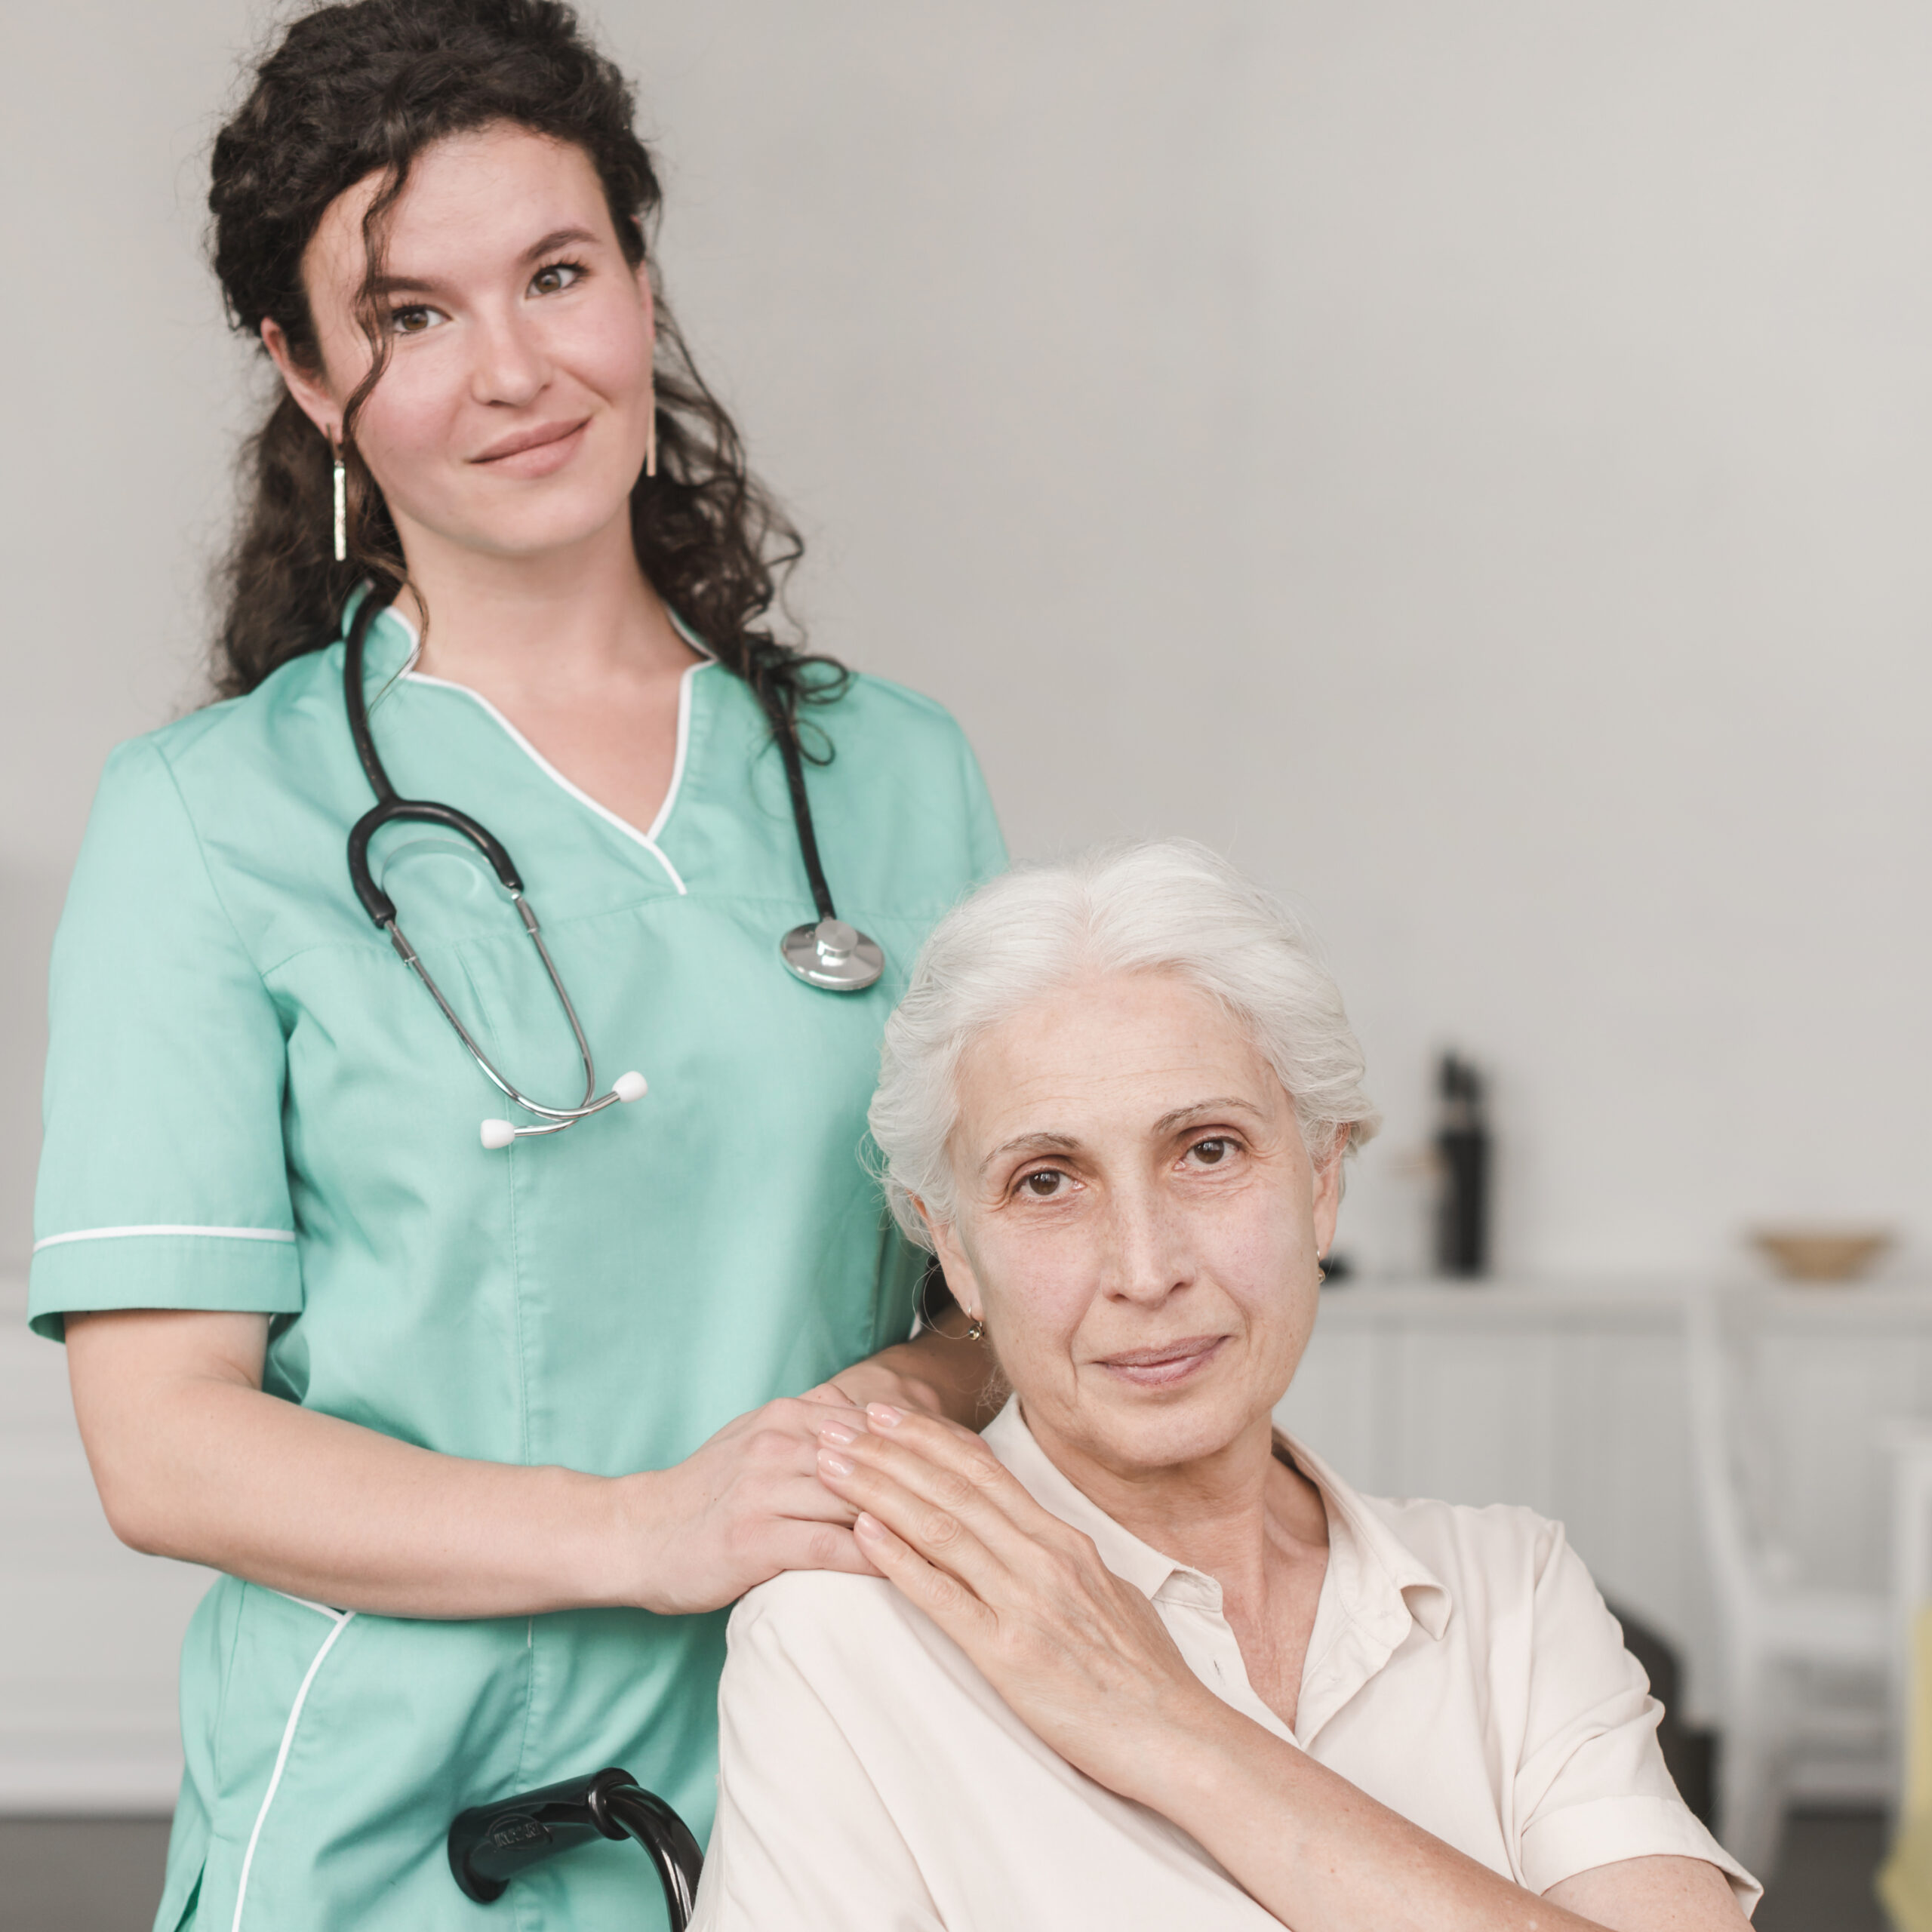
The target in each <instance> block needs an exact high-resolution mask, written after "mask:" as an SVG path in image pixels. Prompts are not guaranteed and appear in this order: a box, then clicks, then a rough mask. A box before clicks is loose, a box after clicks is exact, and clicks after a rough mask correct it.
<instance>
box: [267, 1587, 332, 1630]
mask: <svg viewBox="0 0 1932 1932" xmlns="http://www.w3.org/2000/svg"><path fill="white" fill-rule="evenodd" d="M255 1587H256V1589H258V1590H266V1591H267V1592H268V1593H269V1595H270V1596H272V1597H279V1598H281V1600H282V1601H283V1602H284V1603H294V1604H300V1605H301V1606H302V1607H303V1609H304V1610H312V1611H314V1612H315V1614H316V1615H317V1616H318V1617H328V1618H329V1619H330V1620H331V1621H332V1622H334V1623H340V1622H341V1621H342V1620H343V1618H344V1617H353V1616H354V1615H355V1612H354V1611H352V1610H331V1608H330V1607H329V1606H328V1604H325V1603H316V1602H314V1601H312V1600H311V1599H310V1598H307V1597H292V1596H291V1595H289V1594H288V1592H287V1591H286V1590H278V1589H276V1588H275V1586H274V1585H273V1584H272V1583H257V1585H256V1586H255Z"/></svg>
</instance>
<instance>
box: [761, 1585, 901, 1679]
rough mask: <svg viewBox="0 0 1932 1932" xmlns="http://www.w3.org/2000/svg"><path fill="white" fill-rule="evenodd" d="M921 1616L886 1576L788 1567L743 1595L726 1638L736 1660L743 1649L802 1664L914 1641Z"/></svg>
mask: <svg viewBox="0 0 1932 1932" xmlns="http://www.w3.org/2000/svg"><path fill="white" fill-rule="evenodd" d="M915 1617H918V1612H917V1611H914V1610H913V1609H912V1606H911V1605H910V1604H908V1603H907V1602H906V1599H905V1598H903V1596H901V1595H900V1593H899V1592H897V1590H895V1589H894V1588H893V1587H892V1586H891V1584H890V1583H887V1582H886V1581H885V1580H884V1578H883V1577H852V1576H847V1575H845V1574H842V1573H841V1572H839V1571H833V1570H787V1571H783V1572H782V1573H781V1574H780V1575H778V1576H776V1577H773V1578H772V1579H771V1581H770V1582H769V1583H761V1584H759V1585H758V1587H757V1588H756V1589H753V1590H749V1591H747V1592H746V1594H745V1595H743V1597H741V1598H740V1599H739V1601H738V1604H737V1608H736V1609H734V1611H732V1613H731V1623H729V1625H728V1626H727V1629H726V1637H727V1641H728V1644H729V1645H730V1647H731V1654H732V1656H733V1657H734V1658H736V1657H737V1655H738V1653H739V1652H740V1650H741V1649H754V1650H759V1651H767V1652H776V1653H782V1654H785V1655H786V1656H789V1657H791V1658H792V1660H794V1661H795V1662H797V1663H801V1664H804V1663H808V1662H810V1661H812V1660H818V1661H829V1660H836V1659H838V1658H841V1657H854V1658H861V1657H865V1656H866V1655H868V1654H872V1653H875V1652H876V1651H877V1649H878V1646H879V1645H880V1644H881V1643H883V1644H888V1645H889V1646H894V1647H897V1646H898V1645H900V1644H904V1643H907V1642H910V1641H916V1639H915V1638H914V1637H913V1634H912V1619H913V1618H915ZM921 1621H923V1619H921Z"/></svg>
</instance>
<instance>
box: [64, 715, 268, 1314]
mask: <svg viewBox="0 0 1932 1932" xmlns="http://www.w3.org/2000/svg"><path fill="white" fill-rule="evenodd" d="M286 1064H287V1061H286V1053H285V1043H284V1039H283V1035H282V1031H281V1023H280V1020H279V1017H278V1014H277V1013H276V1011H275V1005H274V1002H273V1001H272V999H271V998H270V996H269V992H268V990H267V989H266V987H265V986H263V983H262V979H261V976H260V973H259V972H258V971H257V970H256V968H255V965H254V961H252V960H251V958H249V956H248V952H247V949H246V948H245V946H243V944H242V940H241V939H240V937H239V936H238V934H237V933H236V931H235V928H234V926H233V924H232V923H231V921H230V920H229V917H228V915H227V913H226V911H225V910H224V909H223V904H222V901H221V896H220V891H219V890H218V888H217V882H216V881H215V880H214V878H212V877H211V874H210V871H209V868H208V863H207V860H206V859H205V856H204V854H203V852H202V845H201V842H200V841H199V839H198V838H197V836H196V835H195V828H194V826H193V824H192V821H191V820H190V817H189V812H188V809H187V807H186V804H185V803H184V801H183V798H182V796H181V794H180V789H179V788H178V787H177V785H176V783H175V780H174V774H173V772H172V771H171V769H170V768H169V766H168V762H167V760H166V758H165V756H164V755H163V753H162V750H161V749H160V748H159V747H158V746H157V745H155V743H153V741H152V740H149V739H137V740H135V741H134V743H131V744H128V745H124V746H122V747H121V748H120V749H119V750H118V751H117V752H115V754H114V755H113V757H112V758H111V759H110V760H109V764H108V767H107V770H106V773H105V774H104V775H103V778H102V780H101V783H100V791H99V792H98V793H97V795H96V798H95V800H94V811H93V813H92V815H91V817H90V818H89V820H88V830H87V836H86V838H85V841H83V843H82V848H81V856H80V860H79V863H78V865H77V866H76V867H75V872H74V878H73V883H72V885H71V887H70V888H69V891H68V895H67V903H66V910H65V911H64V912H63V914H62V915H61V920H60V930H59V932H58V934H57V936H56V937H55V940H54V962H53V970H52V973H51V990H50V995H49V1002H48V1062H47V1085H46V1091H45V1102H44V1105H43V1110H42V1111H43V1121H44V1125H45V1140H44V1143H43V1145H42V1154H41V1164H40V1177H39V1184H38V1189H37V1191H36V1194H35V1204H34V1233H35V1243H34V1254H33V1265H32V1274H31V1277H30V1283H29V1296H28V1314H29V1320H30V1321H31V1322H32V1325H33V1327H35V1330H36V1331H38V1332H39V1333H40V1334H43V1335H46V1336H48V1337H51V1338H53V1339H54V1340H60V1338H61V1337H62V1336H63V1334H64V1324H63V1317H64V1316H65V1315H66V1314H68V1313H69V1312H74V1311H78V1310H81V1309H111V1308H180V1309H231V1310H238V1311H246V1312H258V1313H262V1314H269V1315H275V1314H293V1313H294V1312H297V1311H299V1310H300V1308H301V1306H302V1288H301V1274H300V1267H299V1265H298V1263H297V1256H296V1249H295V1235H294V1212H293V1210H292V1208H291V1204H290V1198H289V1190H288V1168H287V1163H286V1160H285V1155H284V1151H283V1144H282V1124H281V1106H282V1095H283V1091H284V1088H285V1077H286Z"/></svg>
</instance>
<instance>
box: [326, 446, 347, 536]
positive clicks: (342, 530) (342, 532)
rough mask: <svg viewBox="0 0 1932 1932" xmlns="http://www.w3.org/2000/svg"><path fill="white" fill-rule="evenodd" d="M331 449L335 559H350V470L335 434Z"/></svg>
mask: <svg viewBox="0 0 1932 1932" xmlns="http://www.w3.org/2000/svg"><path fill="white" fill-rule="evenodd" d="M329 451H330V453H331V455H333V456H334V458H335V476H334V484H335V560H336V561H337V563H339V564H346V562H348V561H349V472H348V471H347V470H346V469H344V468H343V463H342V445H341V444H340V442H338V441H337V440H336V438H334V437H333V436H331V437H330V438H329Z"/></svg>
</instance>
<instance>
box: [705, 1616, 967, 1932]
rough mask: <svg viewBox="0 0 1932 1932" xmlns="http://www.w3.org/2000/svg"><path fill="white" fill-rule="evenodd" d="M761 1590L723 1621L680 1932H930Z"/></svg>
mask: <svg viewBox="0 0 1932 1932" xmlns="http://www.w3.org/2000/svg"><path fill="white" fill-rule="evenodd" d="M770 1595H771V1590H770V1588H769V1586H768V1587H767V1589H766V1590H765V1591H764V1592H757V1591H754V1592H752V1595H750V1596H749V1597H748V1598H746V1600H745V1601H743V1603H741V1604H740V1605H739V1606H738V1607H737V1610H736V1611H734V1612H733V1613H732V1617H731V1626H730V1637H729V1641H730V1645H731V1651H730V1656H729V1658H728V1661H727V1663H726V1664H725V1666H724V1681H723V1682H722V1684H721V1685H720V1687H719V1690H718V1817H717V1822H716V1823H715V1825H714V1826H713V1827H712V1836H711V1843H710V1846H709V1849H708V1850H707V1851H706V1854H705V1865H704V1878H703V1882H702V1884H700V1887H699V1890H698V1899H697V1915H696V1916H695V1918H694V1919H693V1921H692V1932H848V1928H851V1927H858V1926H864V1927H866V1928H868V1932H943V1921H941V1919H940V1915H939V1911H938V1908H937V1906H936V1905H935V1904H934V1902H933V1899H932V1895H931V1892H930V1891H929V1890H928V1888H927V1886H926V1883H925V1881H924V1878H922V1877H921V1875H920V1872H919V1868H918V1862H917V1861H916V1860H915V1858H914V1857H913V1855H912V1850H911V1847H909V1846H908V1845H907V1844H906V1840H905V1838H904V1837H903V1835H902V1834H901V1833H900V1830H899V1828H898V1826H897V1825H896V1824H895V1823H894V1821H893V1819H892V1817H891V1813H890V1812H889V1811H888V1809H887V1807H886V1805H885V1803H884V1799H883V1798H881V1795H880V1793H879V1791H878V1787H877V1786H875V1784H874V1783H873V1782H872V1777H871V1775H870V1774H869V1772H868V1771H867V1770H866V1767H865V1765H864V1764H863V1762H862V1761H860V1756H859V1754H858V1752H857V1751H856V1750H855V1749H854V1747H853V1745H852V1743H851V1740H850V1739H849V1738H848V1737H847V1736H846V1735H845V1733H844V1730H843V1729H842V1728H841V1727H840V1724H839V1723H838V1719H837V1718H836V1717H835V1715H834V1714H833V1712H832V1709H830V1707H829V1706H828V1705H827V1703H826V1701H825V1700H824V1698H823V1697H822V1696H821V1695H820V1693H819V1691H818V1690H816V1689H814V1686H813V1684H812V1682H811V1681H810V1675H809V1673H808V1671H807V1670H806V1669H804V1667H803V1666H801V1663H800V1662H799V1660H798V1659H797V1658H796V1657H794V1656H793V1655H792V1651H791V1650H790V1648H789V1645H788V1644H787V1643H786V1639H785V1636H784V1633H783V1620H781V1619H780V1618H777V1617H771V1616H769V1615H768V1614H765V1603H766V1601H767V1600H768V1599H769V1598H770Z"/></svg>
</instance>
